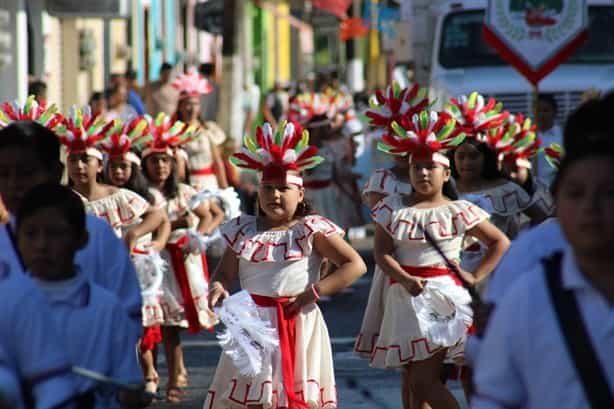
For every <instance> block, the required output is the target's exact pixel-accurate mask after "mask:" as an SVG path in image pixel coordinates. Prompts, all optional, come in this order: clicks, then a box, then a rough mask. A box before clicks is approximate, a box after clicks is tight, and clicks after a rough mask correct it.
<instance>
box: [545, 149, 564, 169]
mask: <svg viewBox="0 0 614 409" xmlns="http://www.w3.org/2000/svg"><path fill="white" fill-rule="evenodd" d="M544 156H545V158H546V161H547V162H548V163H549V164H550V166H552V167H553V168H554V169H558V168H559V166H560V165H561V159H563V156H565V150H564V149H563V147H562V146H561V145H559V144H558V143H553V144H551V145H550V146H548V147H547V148H544Z"/></svg>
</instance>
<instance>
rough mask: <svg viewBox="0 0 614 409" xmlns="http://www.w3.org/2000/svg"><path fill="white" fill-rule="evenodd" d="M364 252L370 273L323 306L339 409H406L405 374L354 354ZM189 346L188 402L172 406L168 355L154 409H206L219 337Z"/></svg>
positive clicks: (366, 281)
mask: <svg viewBox="0 0 614 409" xmlns="http://www.w3.org/2000/svg"><path fill="white" fill-rule="evenodd" d="M361 244H362V243H361ZM360 247H363V248H364V250H365V251H364V252H361V253H363V255H364V257H365V260H366V261H367V264H368V265H369V272H368V274H367V275H365V277H363V278H361V279H360V280H359V281H358V282H356V283H355V284H354V286H353V287H352V288H351V289H350V290H349V291H345V292H343V293H341V294H338V295H336V296H334V297H333V298H332V299H331V300H328V301H325V302H321V303H320V308H321V310H322V312H323V314H324V318H325V320H326V323H327V325H328V330H329V333H330V337H331V342H332V344H333V354H334V361H335V373H336V381H337V391H338V397H339V407H340V408H352V409H397V408H401V400H400V394H399V374H398V373H397V372H396V371H393V370H388V371H385V370H378V369H373V368H370V367H369V366H368V364H367V362H366V361H365V360H364V359H360V358H358V357H356V356H355V355H354V354H353V353H352V352H351V351H352V347H353V345H354V337H355V336H356V334H357V333H358V330H359V328H360V324H361V321H362V314H363V310H364V308H365V306H366V302H367V297H368V294H369V285H370V280H371V277H372V269H373V260H372V257H371V255H370V252H369V251H368V248H369V245H366V246H364V245H363V246H360ZM183 347H184V356H185V361H186V365H187V368H188V372H189V382H190V384H189V387H188V388H187V389H186V395H185V398H184V400H183V401H182V402H181V403H180V404H169V403H167V402H165V401H164V388H165V385H166V366H165V362H164V356H163V354H160V357H159V372H160V375H161V378H162V380H161V383H160V385H161V387H160V391H159V398H160V400H159V401H156V402H155V403H154V405H153V406H152V407H154V408H156V409H201V408H202V406H203V401H204V397H205V395H206V391H207V388H208V386H209V383H210V381H211V379H212V378H213V374H214V372H215V368H216V365H217V361H218V359H219V356H220V353H221V349H220V348H219V347H218V346H217V343H216V340H215V334H213V333H203V334H199V335H197V336H191V335H187V334H185V335H184V337H183ZM160 350H161V348H160ZM453 392H455V394H457V395H460V389H459V388H458V386H453ZM463 406H464V405H463Z"/></svg>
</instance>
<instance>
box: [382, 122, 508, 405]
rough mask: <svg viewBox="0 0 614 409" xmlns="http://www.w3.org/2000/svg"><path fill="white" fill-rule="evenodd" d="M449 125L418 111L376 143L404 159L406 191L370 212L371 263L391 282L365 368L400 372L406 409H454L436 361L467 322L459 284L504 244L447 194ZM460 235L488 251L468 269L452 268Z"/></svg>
mask: <svg viewBox="0 0 614 409" xmlns="http://www.w3.org/2000/svg"><path fill="white" fill-rule="evenodd" d="M454 123H455V121H454V119H453V118H452V117H451V116H449V115H448V114H446V113H439V114H438V113H435V112H429V111H422V112H421V113H420V114H418V115H415V116H414V119H413V121H412V122H410V123H407V128H405V129H403V128H400V127H397V128H396V129H395V131H396V135H390V134H387V135H385V136H384V138H383V144H382V146H380V148H384V149H385V150H386V151H388V152H390V153H396V154H402V153H409V154H410V157H409V161H410V180H411V184H412V187H413V192H412V193H411V194H410V195H408V196H401V195H391V196H388V197H386V198H384V199H383V200H382V201H381V202H379V203H378V204H377V205H376V207H375V208H374V209H373V210H372V214H373V217H374V219H375V222H376V231H375V253H374V254H375V260H376V262H377V265H378V266H379V267H380V268H381V269H382V271H383V272H384V273H385V274H386V275H387V276H388V277H389V280H390V283H391V285H390V289H389V290H388V293H387V295H386V306H385V310H384V317H383V321H382V323H381V327H380V331H379V337H378V339H377V343H376V345H375V348H374V350H373V353H372V355H371V365H372V366H374V367H379V368H398V367H408V368H407V371H408V376H409V385H410V390H411V392H412V393H411V399H412V403H411V407H414V408H420V407H422V405H423V404H424V403H428V404H429V405H430V406H431V407H432V408H433V409H443V408H458V403H457V402H456V400H455V399H454V397H453V396H452V394H451V393H450V392H449V391H448V390H447V389H446V388H445V386H444V385H443V384H442V382H441V380H440V372H441V367H442V365H443V363H444V360H446V359H458V358H460V357H462V350H463V344H464V340H465V337H466V334H467V331H468V329H469V327H470V326H471V323H472V319H471V311H470V309H469V307H468V304H469V303H470V301H471V296H470V295H469V293H468V292H467V291H466V290H465V289H463V287H462V283H463V282H464V283H465V284H466V285H471V284H473V283H474V282H475V281H476V280H479V279H481V278H482V277H484V276H486V275H487V274H489V273H490V272H491V271H492V269H493V268H494V267H495V265H496V264H497V262H498V260H499V258H500V257H501V256H502V255H503V253H504V252H505V250H506V249H507V246H508V245H509V242H508V240H507V239H506V238H505V236H504V235H503V234H502V233H501V232H500V231H499V230H497V229H496V228H495V227H494V226H493V225H492V224H491V223H490V222H489V221H488V214H487V213H486V212H484V211H483V210H482V209H480V208H479V207H477V206H475V205H473V204H471V203H469V202H467V201H464V200H453V199H455V198H454V197H450V196H453V194H452V193H447V191H448V190H449V186H448V183H449V179H450V168H449V166H450V163H449V160H448V158H447V157H446V156H445V155H444V154H442V153H441V152H442V151H444V150H447V149H450V148H452V147H453V146H455V145H457V144H458V143H459V142H460V141H462V137H463V136H462V135H457V136H454V135H453V132H454ZM466 234H468V235H471V236H474V237H477V238H479V239H480V240H481V241H482V242H484V243H487V244H488V248H489V251H488V253H487V256H486V257H485V258H484V259H483V260H482V261H481V263H480V264H479V266H478V267H477V268H476V269H475V270H474V271H471V272H466V271H464V270H461V269H460V268H458V261H459V256H460V250H461V247H462V242H463V238H464V236H465V235H466ZM444 305H445V307H443V306H444ZM450 309H451V311H450ZM442 310H443V311H442Z"/></svg>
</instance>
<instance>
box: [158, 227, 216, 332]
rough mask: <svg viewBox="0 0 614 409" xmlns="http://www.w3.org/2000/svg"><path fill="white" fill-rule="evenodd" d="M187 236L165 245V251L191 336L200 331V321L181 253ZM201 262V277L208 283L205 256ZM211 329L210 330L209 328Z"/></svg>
mask: <svg viewBox="0 0 614 409" xmlns="http://www.w3.org/2000/svg"><path fill="white" fill-rule="evenodd" d="M188 240H189V239H188V236H187V235H186V236H182V237H181V238H180V239H179V240H177V241H176V242H174V243H167V244H166V250H168V253H169V255H170V256H171V264H172V265H173V272H174V273H175V278H176V279H177V284H178V285H179V290H180V291H181V296H182V297H183V309H184V311H185V318H186V321H188V331H189V332H191V333H192V334H197V333H198V332H199V331H200V329H201V325H200V320H199V319H198V311H197V309H196V304H195V303H194V296H193V295H192V289H191V287H190V281H189V279H188V271H187V270H186V267H185V255H184V253H183V247H185V246H186V245H187V244H188ZM200 257H201V262H202V266H203V275H204V277H205V279H206V280H207V282H209V266H208V264H207V255H206V254H201V255H200ZM210 329H211V328H210Z"/></svg>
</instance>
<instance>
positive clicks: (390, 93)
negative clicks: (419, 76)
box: [365, 81, 429, 134]
mask: <svg viewBox="0 0 614 409" xmlns="http://www.w3.org/2000/svg"><path fill="white" fill-rule="evenodd" d="M428 107H429V99H428V90H427V89H426V88H423V87H420V86H419V85H418V84H414V85H413V86H411V87H408V88H401V86H400V85H399V84H398V83H397V82H396V81H395V82H393V83H392V85H389V86H388V88H386V92H385V93H383V92H382V91H380V90H377V91H375V95H374V96H373V97H371V99H370V100H369V109H367V111H366V112H365V115H366V116H367V117H368V118H369V122H370V125H371V126H372V127H374V128H377V129H378V132H379V133H381V134H383V133H386V132H389V133H393V130H392V123H393V122H397V123H398V122H399V120H400V119H401V118H402V117H403V116H408V117H409V118H411V117H413V115H414V114H417V113H419V112H420V111H422V110H424V109H427V108H428Z"/></svg>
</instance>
